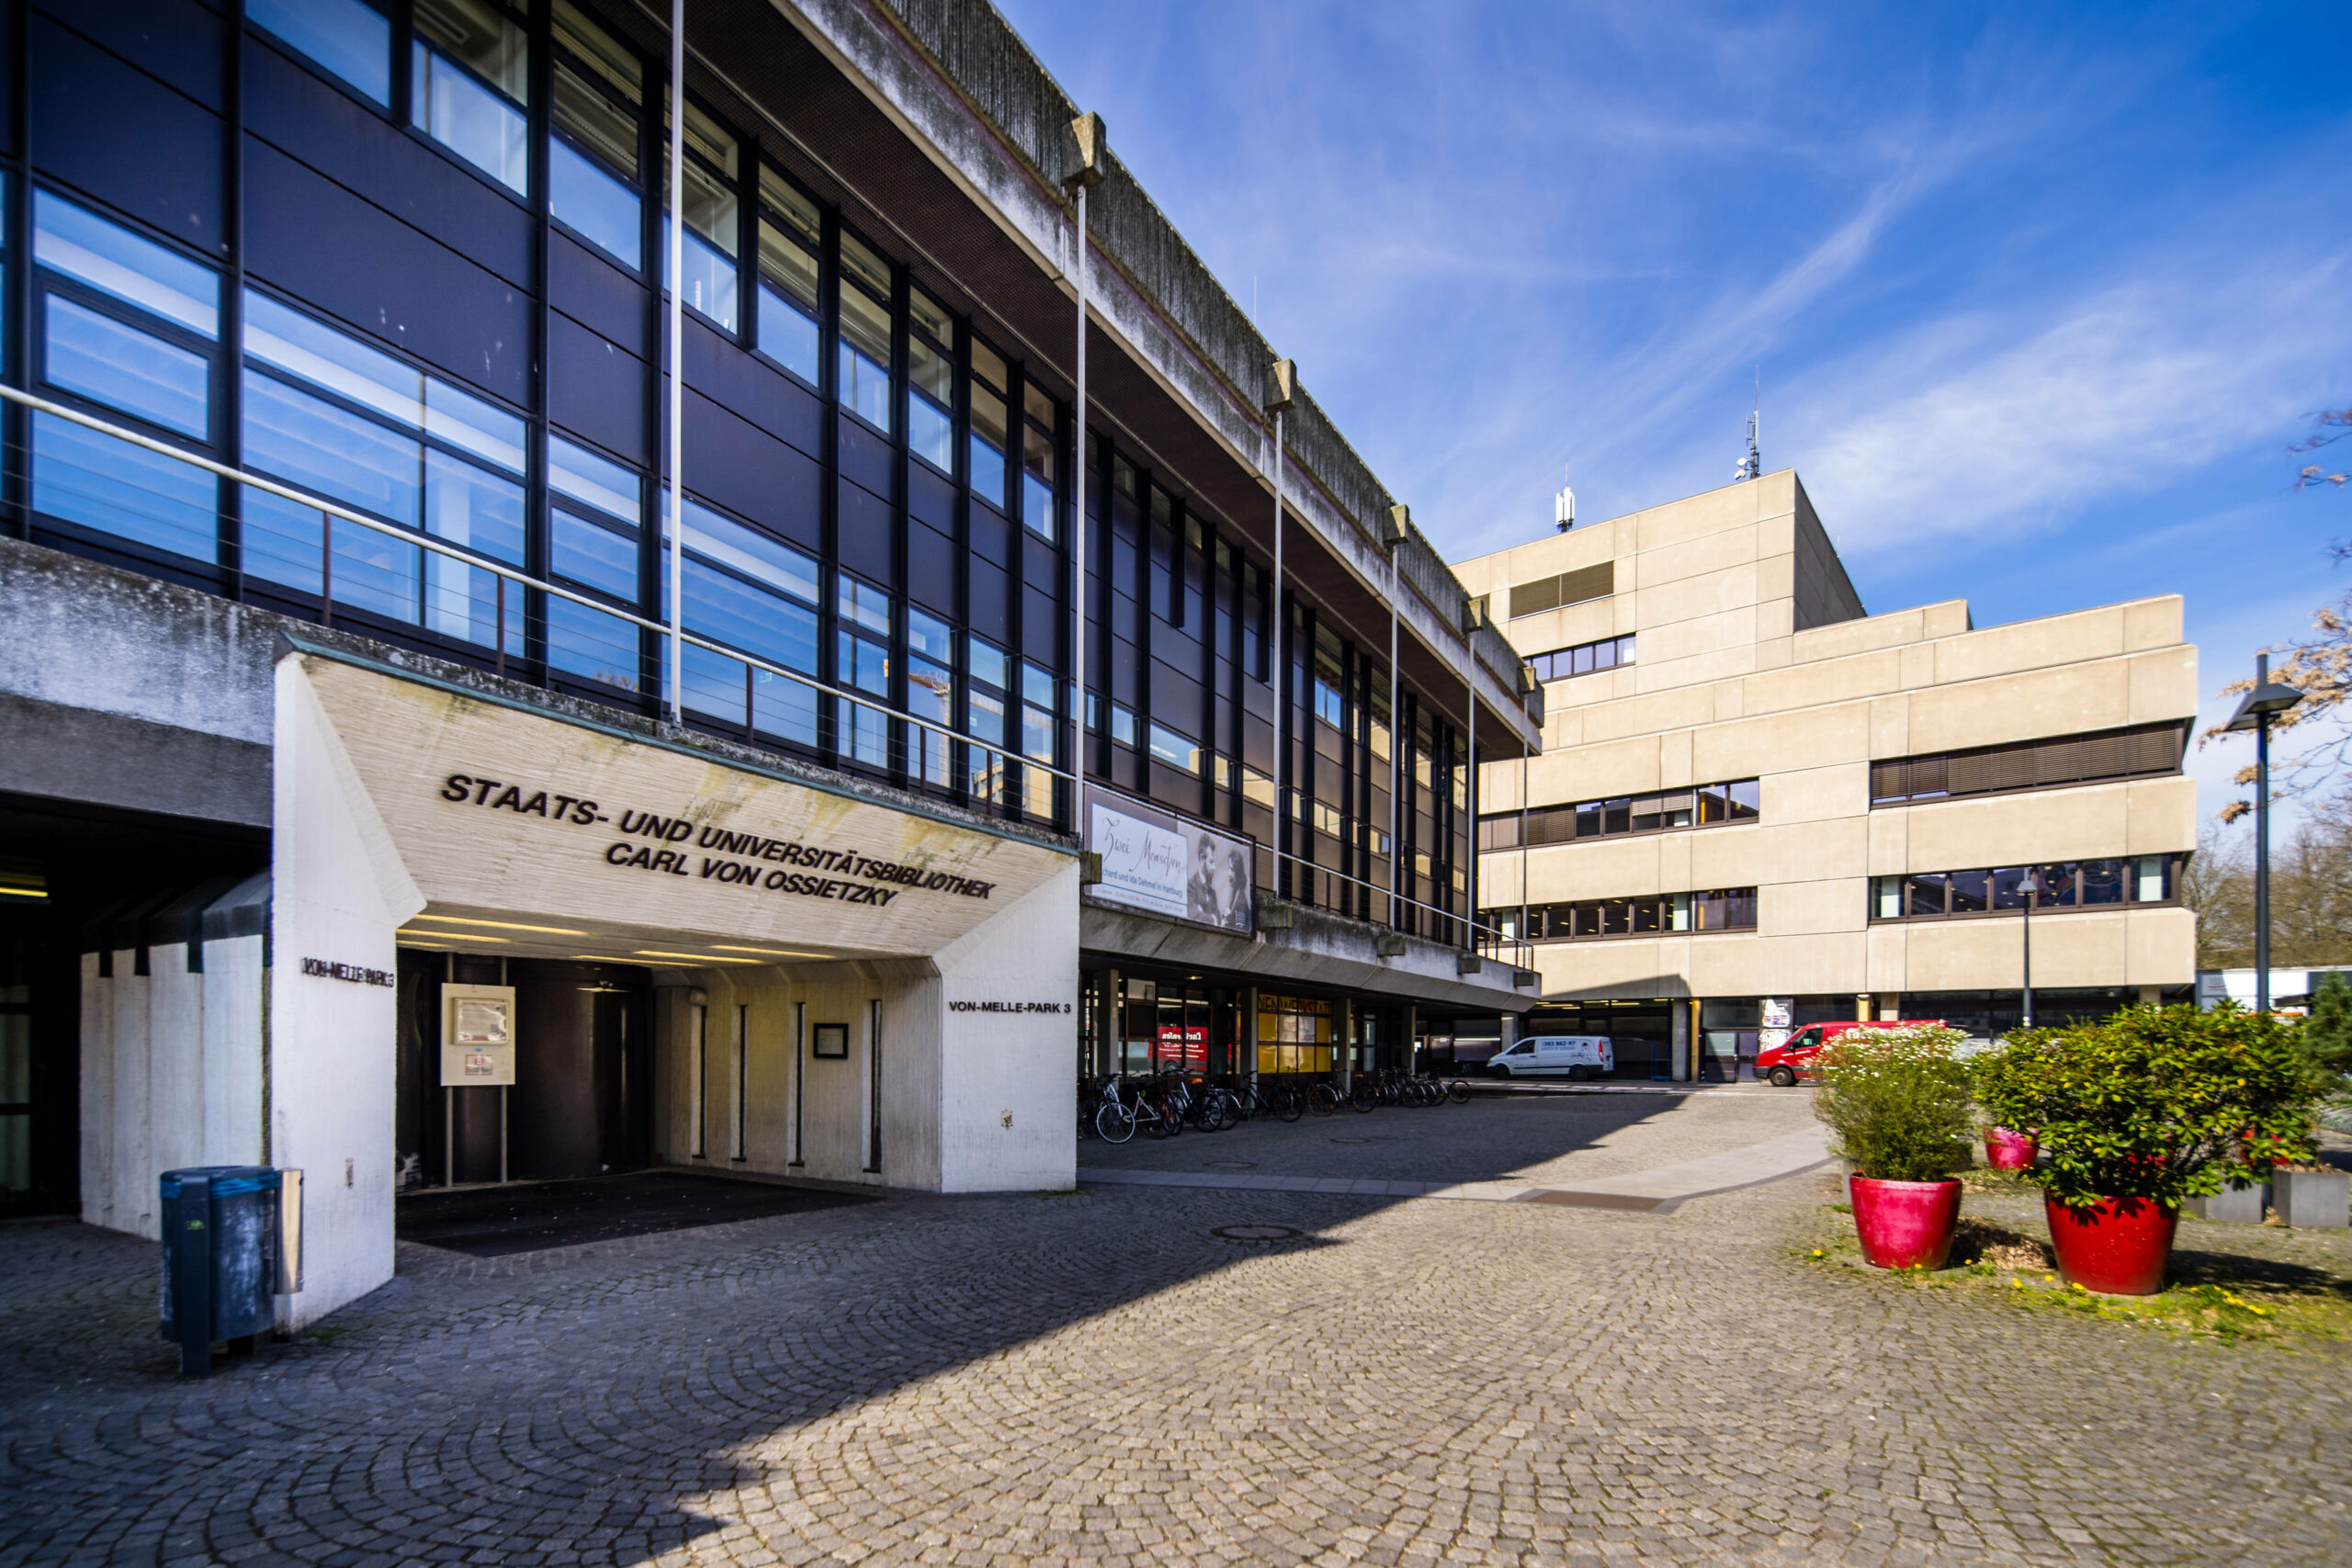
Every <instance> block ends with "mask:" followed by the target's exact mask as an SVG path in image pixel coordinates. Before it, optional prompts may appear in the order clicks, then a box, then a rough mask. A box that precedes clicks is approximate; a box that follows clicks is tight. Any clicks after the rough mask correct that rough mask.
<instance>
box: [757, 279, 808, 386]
mask: <svg viewBox="0 0 2352 1568" xmlns="http://www.w3.org/2000/svg"><path fill="white" fill-rule="evenodd" d="M759 310H760V318H759V321H758V323H757V324H758V327H759V338H760V341H759V350H760V352H761V353H762V354H764V355H767V356H768V357H769V358H770V359H773V360H775V362H776V363H777V364H778V365H781V366H783V367H785V368H786V370H789V371H791V372H792V373H793V374H794V375H796V376H797V377H799V378H801V379H802V380H804V381H807V382H809V384H811V385H812V386H813V385H814V384H815V383H816V380H817V369H818V364H817V337H818V333H817V318H816V315H815V314H814V312H812V311H809V310H803V309H801V307H800V306H799V305H798V304H797V302H796V301H794V300H791V299H786V297H785V296H784V295H782V294H779V293H777V292H776V291H775V289H774V288H769V287H768V286H767V285H766V284H765V283H764V282H763V283H762V284H761V286H760V302H759Z"/></svg>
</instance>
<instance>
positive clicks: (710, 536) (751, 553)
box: [662, 492, 817, 605]
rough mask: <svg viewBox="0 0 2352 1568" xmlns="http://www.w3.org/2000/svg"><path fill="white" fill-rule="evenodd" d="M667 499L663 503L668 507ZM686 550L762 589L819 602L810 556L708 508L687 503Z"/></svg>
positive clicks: (664, 496)
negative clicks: (734, 572)
mask: <svg viewBox="0 0 2352 1568" xmlns="http://www.w3.org/2000/svg"><path fill="white" fill-rule="evenodd" d="M668 499H669V498H668V495H667V493H666V492H665V493H664V495H663V497H662V500H663V502H664V504H665V505H666V504H667V502H668ZM686 549H687V550H688V552H689V553H698V554H701V555H703V556H706V557H708V558H710V559H711V560H713V561H715V562H717V563H718V564H719V565H721V566H726V567H731V568H733V569H734V570H737V571H740V572H741V573H743V574H744V575H745V576H746V577H749V578H752V580H754V581H757V582H759V583H761V584H763V586H766V587H770V588H774V589H778V590H781V591H782V592H786V593H789V594H792V595H793V596H795V597H796V598H798V599H799V600H801V601H802V602H803V603H805V604H812V605H813V604H816V602H817V563H816V561H815V560H814V559H812V558H809V556H807V555H805V554H803V553H802V552H800V551H799V550H797V549H795V548H793V547H791V546H790V545H787V544H785V543H784V542H783V541H781V540H778V539H772V538H769V537H768V536H766V535H765V534H763V533H760V532H759V531H757V530H756V529H752V528H746V527H745V526H743V525H741V523H737V522H735V521H734V520H732V519H731V518H727V517H721V516H720V515H719V514H718V513H715V512H713V511H711V510H710V509H708V508H707V507H705V506H702V505H699V504H697V503H696V502H692V501H689V502H687V503H686Z"/></svg>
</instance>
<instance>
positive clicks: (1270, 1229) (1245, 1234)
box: [1209, 1225, 1298, 1241]
mask: <svg viewBox="0 0 2352 1568" xmlns="http://www.w3.org/2000/svg"><path fill="white" fill-rule="evenodd" d="M1297 1234H1298V1233H1297V1232H1296V1231H1295V1230H1293V1229H1291V1227H1290V1226H1288V1225H1219V1226H1217V1227H1216V1229H1215V1230H1213V1231H1211V1232H1209V1235H1221V1236H1223V1237H1225V1239H1226V1240H1227V1241H1288V1240H1289V1239H1290V1238H1291V1237H1293V1236H1295V1235H1297Z"/></svg>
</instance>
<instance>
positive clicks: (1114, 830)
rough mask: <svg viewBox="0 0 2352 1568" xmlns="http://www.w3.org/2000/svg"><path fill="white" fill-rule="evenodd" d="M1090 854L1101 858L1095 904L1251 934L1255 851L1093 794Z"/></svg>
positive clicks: (1226, 836)
mask: <svg viewBox="0 0 2352 1568" xmlns="http://www.w3.org/2000/svg"><path fill="white" fill-rule="evenodd" d="M1086 847H1087V848H1088V849H1090V850H1091V851H1093V852H1095V853H1096V854H1099V855H1101V856H1102V857H1103V880H1102V882H1101V883H1100V884H1098V885H1097V886H1093V887H1090V888H1088V889H1087V894H1088V896H1089V897H1093V898H1097V899H1100V900H1102V901H1103V902H1104V903H1108V904H1124V905H1125V906H1127V907H1128V908H1135V909H1141V910H1143V911H1145V912H1146V913H1148V914H1154V915H1163V916H1166V917H1167V918H1169V919H1177V920H1191V921H1193V922H1195V923H1197V924H1200V925H1204V926H1216V927H1218V928H1219V929H1221V930H1224V931H1239V932H1243V933H1247V932H1248V931H1250V930H1252V929H1253V923H1252V919H1251V902H1250V878H1251V871H1252V864H1251V863H1252V859H1253V856H1252V853H1251V845H1250V840H1247V839H1243V838H1238V837H1236V836H1234V835H1233V834H1230V833H1220V832H1218V831H1217V830H1216V829H1214V828H1211V827H1208V826H1207V825H1205V824H1204V823H1200V822H1194V821H1192V820H1189V819H1188V818H1182V817H1179V816H1177V815H1175V814H1174V813H1173V812H1170V811H1162V810H1161V809H1159V807H1155V806H1148V805H1146V804H1144V803H1143V802H1142V801H1139V800H1134V799H1130V798H1129V797H1128V796H1126V795H1111V794H1108V793H1106V792H1104V791H1102V790H1093V789H1090V790H1089V791H1087V795H1086Z"/></svg>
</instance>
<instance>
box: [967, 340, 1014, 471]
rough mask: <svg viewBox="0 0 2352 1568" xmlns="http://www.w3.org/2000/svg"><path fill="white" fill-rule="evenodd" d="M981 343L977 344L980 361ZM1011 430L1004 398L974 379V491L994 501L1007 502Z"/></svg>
mask: <svg viewBox="0 0 2352 1568" xmlns="http://www.w3.org/2000/svg"><path fill="white" fill-rule="evenodd" d="M978 355H979V349H978V344H975V345H974V347H973V357H974V360H975V361H976V362H977V360H978ZM1006 434H1007V427H1006V424H1005V412H1004V400H1003V399H1002V398H1001V397H999V396H997V395H996V394H995V393H994V392H991V391H989V390H988V389H986V388H985V387H984V386H983V385H982V384H981V383H980V382H979V380H978V379H977V378H975V379H974V381H973V383H972V442H971V457H972V471H971V485H972V493H973V494H974V495H976V496H979V497H981V498H982V499H984V500H986V501H988V502H990V503H991V504H993V505H996V506H1002V505H1003V504H1004V443H1005V437H1006Z"/></svg>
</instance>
